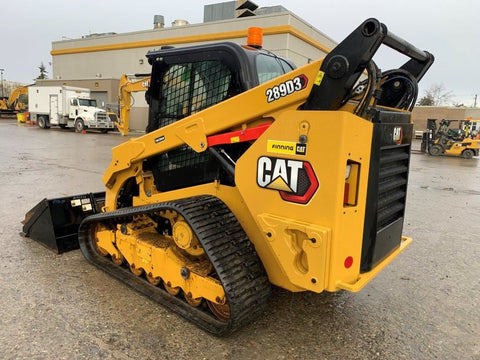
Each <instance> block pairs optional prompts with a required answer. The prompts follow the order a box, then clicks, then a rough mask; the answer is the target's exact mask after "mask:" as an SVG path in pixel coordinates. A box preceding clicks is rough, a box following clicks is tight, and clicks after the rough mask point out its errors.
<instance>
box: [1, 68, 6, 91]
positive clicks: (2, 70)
mask: <svg viewBox="0 0 480 360" xmlns="http://www.w3.org/2000/svg"><path fill="white" fill-rule="evenodd" d="M4 71H5V69H0V78H1V79H2V98H3V72H4Z"/></svg>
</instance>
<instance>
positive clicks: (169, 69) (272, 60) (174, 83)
mask: <svg viewBox="0 0 480 360" xmlns="http://www.w3.org/2000/svg"><path fill="white" fill-rule="evenodd" d="M147 58H148V61H149V63H150V64H151V65H152V74H151V82H150V87H149V89H148V90H147V92H146V94H145V96H146V100H147V102H148V104H149V116H148V125H147V129H146V131H147V132H151V131H155V130H157V129H159V128H162V127H164V126H167V125H169V124H171V123H174V122H176V121H178V120H181V119H183V118H185V117H187V116H190V115H192V114H194V113H197V112H199V111H202V110H204V109H206V108H208V107H210V106H213V105H215V104H218V103H220V102H222V101H225V100H227V99H229V98H231V97H233V96H235V95H238V94H240V93H242V92H244V91H246V90H249V89H251V88H253V87H256V86H258V85H260V84H262V83H264V82H266V81H268V80H271V79H273V78H276V77H278V76H280V75H283V74H285V73H287V72H289V71H291V70H293V69H295V68H296V66H295V65H294V64H293V62H291V61H290V60H288V59H286V58H283V57H280V56H277V55H275V54H273V53H271V52H269V51H266V50H262V49H258V48H255V47H252V46H242V45H239V44H236V43H232V42H221V43H216V44H206V45H198V46H190V47H184V48H168V49H161V50H158V51H151V52H149V53H148V54H147ZM225 116H228V114H225ZM248 146H249V144H248V143H241V144H232V145H229V146H228V149H227V150H226V151H227V152H228V156H229V157H230V159H232V160H233V161H236V160H237V159H238V158H239V157H240V155H241V154H243V152H244V151H245V150H246V149H247V148H248ZM149 167H151V169H152V172H153V175H154V179H155V185H156V186H157V189H158V190H160V191H167V190H173V189H177V188H184V187H188V186H193V185H199V184H202V183H207V182H211V181H213V180H215V179H217V180H220V182H221V183H223V184H227V185H228V184H231V185H233V181H234V179H233V178H232V176H231V175H229V174H227V173H225V171H224V170H223V169H222V167H221V166H220V165H219V163H218V160H217V159H215V157H214V156H212V155H211V154H210V153H209V152H202V153H196V152H195V151H193V150H192V149H191V148H189V147H188V146H187V145H185V146H182V147H180V148H178V149H175V150H172V151H169V152H168V153H164V154H161V155H159V156H157V157H154V158H152V159H149Z"/></svg>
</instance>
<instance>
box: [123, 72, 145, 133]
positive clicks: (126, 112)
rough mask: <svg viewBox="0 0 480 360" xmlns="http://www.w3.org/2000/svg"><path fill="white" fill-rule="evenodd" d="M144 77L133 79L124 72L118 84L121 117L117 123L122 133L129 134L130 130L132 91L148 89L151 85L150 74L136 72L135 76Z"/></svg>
mask: <svg viewBox="0 0 480 360" xmlns="http://www.w3.org/2000/svg"><path fill="white" fill-rule="evenodd" d="M140 76H141V77H142V78H141V79H140V80H136V81H131V80H130V79H131V77H132V76H129V75H127V74H122V76H121V77H120V84H119V86H118V105H119V106H118V107H119V112H120V118H119V119H117V121H116V123H115V125H116V126H117V128H118V130H119V131H120V134H122V135H123V136H125V135H128V133H129V130H130V109H131V107H132V92H138V91H146V90H147V89H148V87H149V85H150V76H145V74H135V75H134V76H133V77H140Z"/></svg>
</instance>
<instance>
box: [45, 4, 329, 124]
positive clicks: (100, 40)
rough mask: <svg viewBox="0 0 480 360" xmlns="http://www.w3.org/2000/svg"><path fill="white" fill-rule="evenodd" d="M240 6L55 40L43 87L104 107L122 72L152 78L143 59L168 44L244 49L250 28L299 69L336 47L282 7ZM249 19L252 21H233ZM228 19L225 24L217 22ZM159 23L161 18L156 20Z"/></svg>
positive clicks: (139, 119) (137, 116) (137, 106)
mask: <svg viewBox="0 0 480 360" xmlns="http://www.w3.org/2000/svg"><path fill="white" fill-rule="evenodd" d="M238 3H245V2H244V1H243V2H242V1H240V2H235V1H233V2H228V3H222V4H214V5H207V6H205V16H204V17H205V20H206V22H204V23H201V24H188V23H187V22H186V21H180V20H177V21H175V22H174V23H173V24H172V26H171V27H164V26H163V24H161V20H160V22H157V21H156V24H155V27H154V28H152V29H150V30H144V31H137V32H131V33H123V34H114V33H109V34H103V35H101V34H98V35H95V34H94V35H88V36H85V37H83V38H81V39H73V40H62V41H55V42H53V43H52V51H51V55H52V66H53V79H52V80H48V81H46V82H42V84H67V85H70V86H82V87H88V88H90V90H91V91H92V92H93V94H94V95H95V96H97V98H98V99H99V100H101V101H100V102H104V103H112V102H113V103H114V102H116V96H117V91H118V79H119V78H120V76H121V75H122V74H123V73H126V74H135V73H137V74H138V73H142V74H148V73H150V65H149V64H148V62H147V59H146V57H145V54H146V53H147V52H148V51H150V50H154V49H159V48H161V47H162V46H165V45H170V46H175V47H182V46H188V45H199V44H205V43H208V42H212V41H232V42H236V43H240V44H245V43H246V38H247V31H248V28H249V27H252V26H255V27H261V28H263V48H265V49H267V50H270V51H272V52H274V53H276V54H278V55H280V56H284V57H287V58H289V59H291V60H292V61H293V62H294V63H295V64H296V65H297V66H301V65H304V64H307V63H308V62H310V61H311V60H313V59H318V58H320V57H323V56H324V55H325V54H326V53H327V52H328V51H329V50H331V49H332V48H333V47H335V45H336V43H335V42H334V41H333V40H332V39H330V38H329V37H328V36H326V35H325V34H323V33H322V32H321V31H319V30H318V29H315V28H314V27H313V26H311V25H309V24H307V23H306V22H305V21H303V20H302V19H300V18H299V17H298V16H296V15H295V14H293V13H292V12H290V11H288V10H286V9H285V8H283V7H281V6H276V7H272V8H259V9H257V10H256V11H255V12H252V11H251V10H249V9H240V10H236V8H235V6H236V4H238ZM248 3H249V4H251V3H250V2H248ZM225 9H227V10H229V11H230V9H231V11H230V13H229V12H228V11H227V14H226V15H225ZM250 9H251V8H250ZM245 14H247V15H253V16H247V17H235V16H245ZM255 14H257V15H255ZM258 14H263V15H258ZM152 17H153V16H152ZM224 17H227V19H225V20H217V19H218V18H224ZM228 17H231V18H228ZM158 18H160V19H161V18H163V17H158V16H156V17H155V19H158ZM134 100H135V101H134V107H133V109H132V111H131V119H130V128H131V129H132V130H140V131H143V130H144V129H145V126H146V123H147V104H146V103H145V101H144V94H143V93H137V94H134Z"/></svg>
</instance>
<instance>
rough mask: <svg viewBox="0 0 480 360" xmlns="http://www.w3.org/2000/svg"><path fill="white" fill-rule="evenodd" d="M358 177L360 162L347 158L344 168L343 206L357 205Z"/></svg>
mask: <svg viewBox="0 0 480 360" xmlns="http://www.w3.org/2000/svg"><path fill="white" fill-rule="evenodd" d="M359 178H360V163H357V162H355V161H351V160H348V161H347V166H346V168H345V188H344V193H343V206H355V205H357V192H358V181H359Z"/></svg>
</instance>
